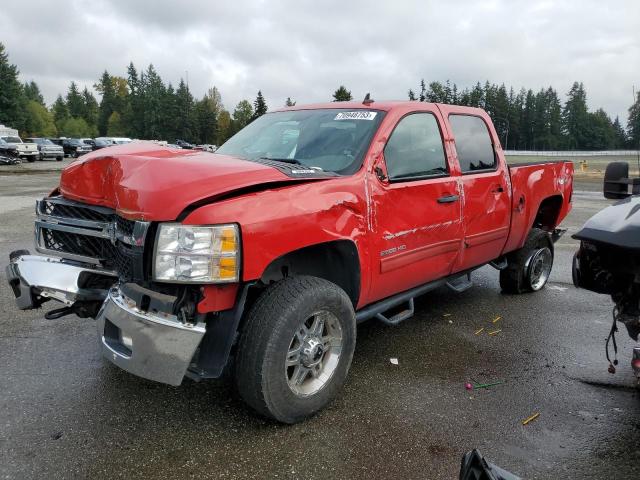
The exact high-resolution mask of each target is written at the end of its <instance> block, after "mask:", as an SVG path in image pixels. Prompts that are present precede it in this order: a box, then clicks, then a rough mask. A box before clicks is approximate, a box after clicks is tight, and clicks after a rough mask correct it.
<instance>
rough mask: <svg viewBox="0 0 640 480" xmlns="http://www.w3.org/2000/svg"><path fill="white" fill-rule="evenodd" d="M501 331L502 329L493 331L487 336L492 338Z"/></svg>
mask: <svg viewBox="0 0 640 480" xmlns="http://www.w3.org/2000/svg"><path fill="white" fill-rule="evenodd" d="M501 331H502V329H500V328H499V329H498V330H493V331H491V332H489V335H490V336H492V337H493V336H494V335H497V334H499V333H500V332H501Z"/></svg>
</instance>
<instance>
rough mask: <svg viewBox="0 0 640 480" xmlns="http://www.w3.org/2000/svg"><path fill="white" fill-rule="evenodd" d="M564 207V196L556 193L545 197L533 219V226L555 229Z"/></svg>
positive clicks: (548, 229) (549, 229)
mask: <svg viewBox="0 0 640 480" xmlns="http://www.w3.org/2000/svg"><path fill="white" fill-rule="evenodd" d="M561 209H562V196H561V195H554V196H553V197H548V198H545V199H544V200H543V201H542V203H541V204H540V206H539V207H538V213H536V218H535V220H534V221H533V226H534V227H538V228H542V229H544V230H547V231H551V230H553V229H554V228H555V227H556V226H557V221H558V216H559V215H560V210H561Z"/></svg>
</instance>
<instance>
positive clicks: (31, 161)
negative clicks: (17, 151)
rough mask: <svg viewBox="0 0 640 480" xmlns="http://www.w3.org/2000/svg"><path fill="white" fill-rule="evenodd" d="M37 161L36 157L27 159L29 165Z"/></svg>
mask: <svg viewBox="0 0 640 480" xmlns="http://www.w3.org/2000/svg"><path fill="white" fill-rule="evenodd" d="M35 161H36V159H35V157H34V156H30V157H27V162H29V163H33V162H35Z"/></svg>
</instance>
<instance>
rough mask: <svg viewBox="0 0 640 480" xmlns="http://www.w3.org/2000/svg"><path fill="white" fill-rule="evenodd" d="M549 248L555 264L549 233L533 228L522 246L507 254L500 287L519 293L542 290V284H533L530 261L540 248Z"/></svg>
mask: <svg viewBox="0 0 640 480" xmlns="http://www.w3.org/2000/svg"><path fill="white" fill-rule="evenodd" d="M544 248H548V249H549V251H550V253H551V267H552V266H553V254H554V252H553V242H552V241H551V239H550V237H549V234H548V233H547V232H545V231H544V230H542V229H540V228H532V229H531V231H530V232H529V236H528V237H527V241H526V242H525V243H524V245H523V246H522V248H520V249H519V250H516V251H515V252H511V253H510V254H508V255H507V268H505V269H504V270H500V287H501V288H502V291H503V292H504V293H510V294H518V293H527V292H533V291H537V290H541V289H542V288H543V287H544V285H545V284H546V282H547V279H548V277H547V279H545V280H544V282H543V283H542V286H537V285H536V286H535V287H534V286H533V285H532V283H531V276H530V275H529V261H530V259H531V258H532V256H533V255H535V254H536V252H538V251H539V250H540V249H544Z"/></svg>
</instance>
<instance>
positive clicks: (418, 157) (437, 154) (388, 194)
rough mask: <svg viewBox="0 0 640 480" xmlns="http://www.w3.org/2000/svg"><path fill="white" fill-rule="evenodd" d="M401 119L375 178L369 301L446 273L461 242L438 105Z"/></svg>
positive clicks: (455, 192) (455, 191) (457, 203)
mask: <svg viewBox="0 0 640 480" xmlns="http://www.w3.org/2000/svg"><path fill="white" fill-rule="evenodd" d="M422 108H423V109H424V110H423V111H414V112H408V113H407V114H405V115H404V116H402V117H401V118H399V119H398V121H397V123H396V124H395V127H394V128H393V131H392V132H389V136H388V141H387V143H386V146H385V148H384V152H383V155H382V156H381V158H380V159H379V161H378V163H377V166H376V168H375V170H376V171H377V172H378V174H377V175H376V176H374V177H373V178H372V181H371V183H370V185H371V192H370V195H371V199H372V202H373V210H374V212H375V219H374V231H373V232H372V237H373V242H372V243H373V247H374V248H373V252H372V261H373V265H372V266H373V268H372V282H371V292H370V299H371V300H372V301H373V300H377V299H381V298H384V297H387V296H389V295H391V294H393V293H397V292H401V291H403V290H407V289H409V288H412V287H415V286H417V285H420V284H423V283H426V282H428V281H430V280H434V279H437V278H441V277H443V276H446V275H448V274H449V273H450V272H451V270H452V268H453V265H454V264H455V260H456V258H457V255H458V251H459V249H460V246H461V242H462V228H461V210H460V196H459V191H458V183H457V180H456V179H457V175H456V173H455V171H452V169H451V168H450V164H449V160H448V158H447V156H446V155H445V148H444V143H443V133H444V132H443V130H442V128H441V122H442V117H441V115H440V113H439V111H438V110H437V108H436V107H435V106H433V107H427V106H425V107H422Z"/></svg>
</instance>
